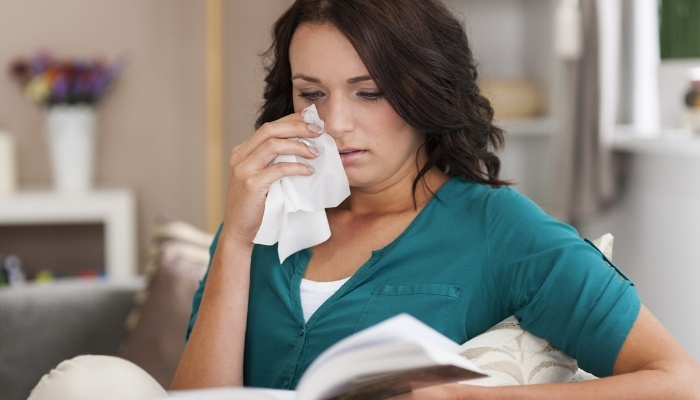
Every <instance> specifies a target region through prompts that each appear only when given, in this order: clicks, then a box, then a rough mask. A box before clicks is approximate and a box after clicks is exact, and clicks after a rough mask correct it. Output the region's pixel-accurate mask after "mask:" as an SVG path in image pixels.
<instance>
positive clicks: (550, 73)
mask: <svg viewBox="0 0 700 400" xmlns="http://www.w3.org/2000/svg"><path fill="white" fill-rule="evenodd" d="M443 1H444V2H445V4H447V5H448V7H450V8H451V9H452V10H454V11H455V12H456V13H457V15H458V17H462V19H463V20H464V22H465V28H466V31H467V36H468V38H469V43H470V45H471V47H472V52H473V54H474V58H475V59H476V61H477V64H478V72H479V77H480V78H484V79H498V78H503V79H522V78H525V79H527V80H528V81H530V82H533V83H534V84H535V85H536V86H537V87H538V88H539V89H540V92H541V95H542V99H543V105H542V112H541V113H540V114H539V115H535V116H533V117H527V118H519V119H503V120H496V121H495V124H496V125H497V126H499V127H500V128H502V129H504V130H505V131H506V145H505V149H504V150H503V152H502V153H501V154H500V158H501V162H502V168H501V177H502V178H504V179H508V180H512V181H514V182H515V183H516V185H515V187H516V188H517V189H518V190H519V191H521V192H522V193H524V194H525V195H527V196H528V197H530V198H531V199H532V200H534V201H535V202H537V203H538V204H539V205H540V206H542V207H543V208H544V209H545V210H547V208H548V206H549V204H550V202H551V198H552V196H551V191H552V188H551V182H552V178H553V173H554V172H553V171H554V169H555V168H554V167H553V166H554V165H555V164H554V162H555V157H556V152H555V151H554V150H555V147H554V146H555V138H556V136H557V132H558V130H559V129H560V127H561V126H562V124H561V119H562V118H561V116H562V115H563V111H564V110H563V108H562V105H563V101H562V99H563V90H562V89H563V85H562V82H563V64H562V63H561V61H560V60H558V59H557V57H556V55H555V53H554V41H553V30H554V28H553V20H554V10H555V8H556V6H557V4H558V1H559V0H443Z"/></svg>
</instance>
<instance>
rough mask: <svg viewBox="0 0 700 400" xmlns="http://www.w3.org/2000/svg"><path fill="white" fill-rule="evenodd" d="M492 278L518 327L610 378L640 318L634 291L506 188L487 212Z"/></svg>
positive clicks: (588, 246) (587, 247)
mask: <svg viewBox="0 0 700 400" xmlns="http://www.w3.org/2000/svg"><path fill="white" fill-rule="evenodd" d="M488 213H489V221H490V229H489V232H488V235H489V238H488V247H489V252H490V253H491V254H492V255H493V256H492V257H489V259H490V262H491V264H492V265H491V266H490V271H492V273H493V274H494V277H493V279H494V281H496V282H498V290H499V292H500V293H499V294H498V296H499V298H501V299H504V300H503V301H506V302H507V304H504V307H506V308H508V310H509V311H511V312H512V313H514V314H515V316H516V317H517V318H518V319H519V320H520V325H521V326H522V327H523V328H524V329H526V330H528V331H529V332H531V333H533V334H535V335H537V336H541V337H543V338H545V339H547V340H548V341H549V342H550V343H551V344H552V345H553V346H555V347H557V348H559V349H561V350H563V351H564V352H565V353H567V354H568V355H569V356H571V357H573V358H575V359H576V360H577V361H578V363H579V366H580V367H581V368H582V369H584V370H586V371H588V372H590V373H593V374H595V375H597V376H608V375H610V374H611V373H612V369H613V366H614V364H615V361H616V359H617V355H618V353H619V351H620V349H621V347H622V345H623V343H624V341H625V339H626V338H627V335H628V334H629V331H630V330H631V329H632V325H633V324H634V321H635V320H636V318H637V315H638V313H639V309H640V307H641V301H640V299H639V295H638V294H637V290H636V288H635V286H634V284H633V283H632V282H631V281H630V280H629V279H628V278H627V277H626V276H625V275H624V274H623V273H622V272H621V271H620V270H619V269H618V268H617V267H615V265H614V264H613V263H612V262H611V261H610V260H608V259H607V258H606V257H605V256H604V255H603V254H602V253H601V252H600V251H599V250H598V249H597V248H596V247H595V246H594V245H593V244H592V243H590V242H589V241H586V240H583V239H581V238H580V237H579V235H578V232H577V231H576V230H575V229H574V228H573V227H571V226H569V225H566V224H564V223H561V222H559V221H557V220H555V219H554V218H552V217H550V216H548V215H547V214H545V213H544V212H543V211H542V210H541V209H540V208H539V207H538V206H537V205H536V204H534V203H533V202H532V201H530V200H529V199H527V198H526V197H525V196H522V195H520V194H519V193H517V192H516V191H515V190H513V189H511V188H503V189H499V190H497V191H495V193H494V196H493V198H492V201H491V203H490V207H489V211H488Z"/></svg>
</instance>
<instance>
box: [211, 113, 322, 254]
mask: <svg viewBox="0 0 700 400" xmlns="http://www.w3.org/2000/svg"><path fill="white" fill-rule="evenodd" d="M320 131H321V129H320V128H318V127H315V126H309V125H308V124H307V123H306V122H304V120H303V119H302V117H301V116H300V115H299V114H293V115H288V116H286V117H284V118H281V119H279V120H277V121H274V122H270V123H266V124H264V125H263V126H261V127H260V128H259V129H258V130H257V131H255V132H254V133H253V135H251V137H250V138H249V139H248V140H246V141H245V142H244V143H241V144H240V145H238V146H236V147H235V148H234V149H233V151H232V152H231V157H230V159H229V183H228V193H227V201H226V212H225V216H224V218H225V224H224V225H225V226H226V227H227V229H229V230H231V231H234V232H233V233H235V236H236V237H239V238H244V239H245V240H252V238H253V237H254V236H255V232H257V228H258V227H259V226H260V223H261V220H262V214H263V210H264V206H265V199H266V197H267V194H268V192H269V190H270V187H271V185H272V184H273V183H275V182H276V181H278V180H279V179H281V178H283V177H285V176H309V175H311V174H313V173H314V171H313V169H312V168H311V167H310V166H308V165H306V164H304V163H302V162H294V161H287V160H283V161H284V162H278V163H275V164H272V163H271V162H272V161H273V160H274V159H275V157H277V156H280V155H290V156H297V157H301V158H305V159H313V158H315V157H317V156H318V151H317V150H316V149H314V148H312V147H309V146H307V145H306V144H304V143H303V142H301V141H298V140H290V139H292V138H316V137H318V136H319V134H320ZM292 160H293V159H292Z"/></svg>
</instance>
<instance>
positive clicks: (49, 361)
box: [0, 0, 700, 399]
mask: <svg viewBox="0 0 700 400" xmlns="http://www.w3.org/2000/svg"><path fill="white" fill-rule="evenodd" d="M635 1H636V3H635V4H636V6H632V10H631V11H630V10H627V9H625V8H624V7H630V4H627V3H633V2H627V0H616V1H608V2H607V4H608V5H610V4H613V3H615V4H620V6H619V7H620V8H619V9H613V10H612V11H611V13H612V14H610V15H613V17H610V18H614V16H618V17H620V13H622V12H628V11H629V12H630V13H631V14H630V15H634V17H629V18H636V19H635V21H637V25H636V28H635V26H634V25H631V26H625V27H624V28H622V30H620V31H617V36H615V38H616V39H617V43H618V45H619V48H618V50H619V53H624V54H625V55H626V56H628V57H629V60H632V61H627V64H625V62H623V63H622V64H621V66H616V67H615V68H618V69H617V70H616V75H614V76H615V77H617V78H618V80H619V82H617V81H615V82H613V83H614V84H615V85H618V84H619V86H620V88H618V89H617V90H616V91H615V92H614V94H615V96H616V98H619V99H620V101H619V103H622V102H624V101H627V102H628V103H627V104H626V106H625V107H626V108H625V107H619V105H618V103H615V104H613V103H607V104H609V105H610V109H606V110H608V111H607V112H608V114H610V115H612V116H610V121H608V122H611V124H610V126H611V127H613V129H612V130H609V131H605V132H603V133H601V135H602V136H601V137H604V138H603V139H602V142H603V144H602V145H601V147H603V148H604V149H605V154H606V155H605V157H614V158H615V159H616V160H619V161H617V162H619V164H620V165H622V166H623V167H619V168H618V169H615V170H614V171H613V170H610V175H616V174H619V176H620V178H619V179H618V180H617V181H615V182H616V183H619V188H617V189H618V191H617V194H616V196H615V199H614V201H612V202H610V203H609V204H605V206H604V207H602V206H601V207H596V209H595V210H594V211H591V212H586V213H581V214H576V215H574V216H573V217H572V214H571V213H570V212H569V211H570V210H568V209H566V210H563V209H562V208H561V207H560V204H561V203H560V202H561V201H562V200H561V199H560V197H561V196H559V193H558V191H560V190H561V189H562V186H561V185H559V182H560V181H559V179H561V177H560V176H558V175H557V172H558V169H559V168H560V165H561V164H559V163H560V162H561V156H562V154H563V153H562V150H561V149H562V147H561V146H562V144H561V143H562V135H564V133H563V132H564V131H565V130H566V129H567V128H566V126H567V125H566V124H568V123H569V122H570V120H571V119H572V118H573V117H572V115H570V114H568V113H569V111H568V110H567V109H566V106H567V105H568V104H569V103H567V102H568V101H569V100H570V99H569V97H567V96H568V95H567V93H570V89H571V88H570V81H569V80H567V79H569V78H570V76H569V75H568V74H569V72H568V70H567V67H566V65H567V62H569V63H570V62H572V61H571V60H572V59H571V58H570V57H571V55H570V54H568V55H567V54H564V53H566V50H565V49H564V50H562V49H561V48H558V47H557V46H564V47H566V44H561V43H558V39H557V38H558V37H559V36H557V35H566V34H567V33H569V34H570V32H569V31H568V30H567V28H562V27H561V26H559V25H557V24H558V23H559V22H561V21H560V20H558V19H557V18H561V15H559V14H558V13H559V12H560V11H561V8H560V7H561V6H562V3H570V2H568V1H566V0H528V1H524V0H492V1H486V0H445V2H446V3H447V4H448V5H449V6H450V7H453V8H454V10H455V11H456V12H457V13H458V14H460V15H462V16H463V17H464V20H465V23H466V24H467V26H468V29H467V32H468V34H469V35H470V40H471V42H472V44H473V46H474V52H475V56H476V57H477V59H481V60H483V61H481V67H482V68H483V70H482V71H481V73H482V77H483V83H484V88H485V92H487V93H489V94H491V95H493V98H492V101H493V102H494V107H495V108H496V115H497V121H499V122H500V123H502V126H503V127H504V128H505V130H506V131H507V132H508V136H507V139H506V148H505V151H504V153H503V154H502V158H503V174H504V175H505V177H506V178H509V179H513V180H514V181H515V182H516V188H518V190H521V191H522V192H524V193H525V194H526V195H528V196H529V197H531V198H532V199H533V200H535V201H536V202H537V203H538V204H540V205H541V206H542V207H543V208H544V209H545V211H548V212H551V213H553V214H554V215H561V216H562V217H563V218H568V219H572V221H571V222H573V223H574V225H575V226H576V227H577V229H579V231H580V233H581V235H582V236H585V237H590V238H597V237H600V236H601V235H603V234H605V233H611V234H612V235H613V236H614V238H615V248H614V249H615V250H614V255H613V259H614V260H615V263H616V264H617V265H618V266H619V267H620V268H621V269H622V270H623V271H624V272H625V273H626V274H627V275H628V276H629V277H630V278H631V279H632V281H634V282H635V284H636V286H637V288H638V290H639V292H640V294H641V296H642V300H643V301H644V303H645V304H646V305H647V307H648V308H649V309H650V310H651V311H652V312H654V313H655V314H656V315H657V317H658V318H659V319H660V320H661V321H662V322H663V323H664V324H665V325H666V326H667V327H668V328H669V330H670V331H671V332H672V333H673V334H674V336H676V338H677V339H678V340H679V341H680V342H681V343H682V344H683V345H684V346H685V347H686V349H688V351H689V352H690V353H691V354H692V355H693V357H695V358H696V359H697V360H700V340H698V335H697V333H698V332H700V322H698V321H697V320H694V319H693V318H692V316H691V313H690V312H689V310H693V309H696V308H698V307H700V294H698V292H697V290H696V288H695V286H696V283H697V282H698V281H700V272H698V271H697V266H698V260H700V246H697V244H696V243H697V241H698V240H699V239H700V230H699V229H698V226H700V191H699V190H698V189H697V188H696V187H695V186H694V185H693V182H696V181H697V180H698V173H700V139H698V133H697V132H692V124H691V122H689V121H690V119H689V118H691V116H689V115H691V114H692V112H693V111H694V110H692V107H690V106H688V105H687V104H686V95H687V93H688V91H689V87H690V86H691V83H690V81H691V79H692V71H693V68H695V67H700V52H698V53H696V54H694V55H684V54H681V55H677V56H673V55H667V54H664V53H663V51H664V48H663V46H664V45H666V46H668V44H664V43H665V42H663V39H664V38H662V39H659V35H658V33H659V29H657V28H656V27H658V26H659V24H661V23H662V22H663V20H662V17H660V16H659V15H658V14H655V15H653V16H651V17H650V13H649V10H652V11H654V12H655V13H656V12H657V11H658V8H657V7H658V5H657V0H635ZM658 1H660V2H664V1H666V2H669V1H668V0H658ZM599 3H601V2H599ZM623 3H625V4H627V5H625V6H624V7H623V6H622V5H621V4H623ZM680 3H682V2H680ZM289 4H291V0H266V1H264V2H241V1H235V2H234V1H230V2H225V1H223V2H222V1H221V0H205V1H193V0H186V1H179V2H170V1H164V0H155V1H148V2H143V1H137V0H124V1H120V2H110V3H101V2H90V1H87V0H63V1H61V2H48V3H47V2H42V3H39V2H36V1H20V0H2V1H1V2H0V32H2V34H0V68H2V69H3V73H2V74H0V262H1V263H4V264H8V265H9V264H12V263H13V262H14V263H15V264H17V263H19V264H20V265H21V268H22V276H19V277H17V276H15V279H16V280H15V281H14V282H13V281H11V280H8V279H7V273H6V274H5V275H6V277H5V278H4V279H3V280H2V281H0V282H1V283H2V286H0V398H8V399H15V398H16V399H23V398H26V396H27V395H28V391H29V390H30V389H31V387H33V385H34V384H36V382H37V381H38V379H39V378H40V377H41V375H43V374H44V373H46V372H48V371H49V370H50V369H51V368H53V367H54V366H55V365H56V364H57V363H59V362H60V361H62V360H64V359H66V358H70V357H72V356H75V355H78V354H79V353H84V352H90V353H104V354H118V355H120V356H123V357H125V358H127V359H131V360H133V361H135V362H137V364H140V365H145V366H147V368H148V371H149V372H150V373H152V374H153V375H154V376H155V377H157V378H158V379H159V380H160V381H161V382H163V384H165V382H167V380H168V379H169V377H170V376H171V374H172V368H173V367H172V365H173V363H174V362H176V361H177V356H178V351H181V345H182V343H181V342H180V341H179V339H178V337H179V338H182V337H183V336H184V329H185V326H182V328H181V332H177V326H178V324H180V323H182V320H183V318H185V320H186V318H187V316H188V313H189V309H188V306H189V301H190V300H189V297H191V293H192V291H193V290H194V287H196V284H197V282H198V280H199V279H200V277H201V275H202V274H203V272H204V270H205V269H206V263H207V260H208V245H209V242H210V240H211V238H212V236H213V234H214V233H215V231H216V229H217V228H218V226H219V223H220V221H221V219H222V216H223V201H224V195H225V190H226V179H227V176H226V170H227V165H228V154H229V152H230V151H231V149H233V147H235V146H236V145H237V144H239V143H241V142H242V141H243V140H245V138H247V137H248V135H250V134H251V133H252V131H253V125H254V121H255V119H256V117H257V114H256V113H257V110H258V107H259V105H260V103H261V98H262V81H263V78H264V71H263V64H262V61H261V58H260V55H261V54H262V53H263V52H264V51H265V50H266V49H267V46H268V45H269V43H270V26H271V24H272V23H273V21H274V20H275V19H276V17H277V16H278V15H279V14H280V13H281V12H282V11H284V10H285V9H286V8H287V7H288V6H289ZM601 8H604V7H601ZM613 8H614V7H613ZM621 10H626V11H621ZM645 10H646V11H645ZM691 11H692V10H691ZM698 11H700V10H698ZM600 12H602V11H600ZM635 12H636V14H634V13H635ZM645 12H646V13H645ZM601 15H602V14H601ZM690 15H691V16H693V15H694V16H699V15H700V14H698V13H695V14H693V13H692V12H691V13H690ZM608 16H609V15H608ZM619 19H620V20H622V18H619ZM603 20H604V18H603ZM558 21H559V22H558ZM640 21H641V22H640ZM650 21H651V22H650ZM696 21H697V25H700V21H698V20H696ZM603 22H605V21H603ZM648 24H653V27H654V28H652V29H646V30H642V29H641V28H639V27H640V26H642V25H645V26H646V27H647V28H648ZM618 28H619V27H618ZM561 29H564V30H563V31H562V30H561ZM604 29H608V28H604ZM605 32H607V33H610V32H612V31H605ZM649 32H652V35H653V36H654V40H656V41H657V42H659V43H660V45H659V46H657V47H653V46H651V47H652V48H655V49H656V50H657V52H656V53H654V52H653V51H652V53H651V54H647V53H644V54H641V53H637V52H635V50H630V49H628V48H627V46H631V47H633V48H635V49H636V47H634V46H637V45H638V44H639V43H640V41H641V40H640V39H637V41H636V42H635V40H634V37H635V35H649V34H650V33H649ZM643 37H644V38H645V40H646V39H648V37H649V36H643ZM644 43H648V41H645V42H644ZM574 47H575V45H574ZM647 47H649V46H647ZM659 49H660V50H659ZM607 50H608V51H609V50H610V49H609V48H607ZM562 52H564V53H562ZM37 54H52V55H54V56H56V57H64V58H73V59H79V58H81V57H83V58H93V59H98V60H101V61H104V62H106V63H112V62H115V63H116V62H119V63H121V64H120V68H119V73H118V76H116V77H115V79H114V82H112V83H111V84H110V87H109V90H108V92H107V93H105V95H104V99H100V102H99V104H97V105H95V107H94V117H95V128H94V131H95V132H94V133H95V138H94V140H95V142H94V150H93V152H92V154H93V155H94V160H93V162H92V164H91V168H90V172H91V173H92V176H90V177H88V179H89V182H88V183H87V188H80V189H78V190H74V189H70V188H68V189H65V190H63V189H61V188H59V187H57V177H56V175H55V174H56V171H55V169H56V166H55V165H54V164H53V163H52V162H53V159H52V157H54V155H53V154H52V151H53V150H52V148H51V145H50V140H49V137H48V130H47V114H48V109H49V107H47V106H46V105H45V104H37V103H36V102H35V101H33V100H32V99H31V98H28V96H27V94H26V92H25V91H24V90H23V88H22V87H21V85H18V82H17V81H16V79H15V78H13V76H12V73H11V70H12V65H13V64H15V63H17V61H18V60H22V59H25V60H26V59H30V58H31V57H33V56H35V55H37ZM567 57H569V58H567ZM608 57H609V55H608ZM631 66H636V67H631ZM628 73H629V75H633V76H632V77H630V76H628V75H627V74H628ZM646 77H651V79H646V80H644V78H646ZM633 78H634V79H633ZM640 79H642V80H641V82H643V84H641V85H636V83H637V82H640ZM620 82H626V83H620ZM630 87H632V89H630ZM487 89H488V90H491V92H489V91H488V90H487ZM637 97H644V98H645V99H647V100H650V101H649V102H647V104H642V105H636V103H635V102H634V99H635V98H637ZM512 98H515V99H518V100H519V101H518V102H515V103H513V102H509V101H508V99H512ZM604 100H605V101H608V99H607V98H606V99H604ZM633 103H634V104H633ZM645 107H647V108H645ZM648 107H651V109H652V111H651V112H649V111H644V110H648ZM613 108H614V110H613ZM640 110H641V111H640ZM635 112H636V113H637V114H635ZM604 114H605V113H604ZM640 114H641V115H642V116H641V117H640ZM499 118H500V120H499ZM606 135H607V136H606ZM3 151H6V152H3ZM3 158H4V159H5V160H4V161H3ZM10 160H12V162H11V163H9V161H10ZM583 168H585V166H581V169H583ZM616 168H617V167H616ZM3 171H4V172H3ZM565 208H566V207H565ZM12 256H14V257H12ZM8 261H9V262H8ZM22 278H24V280H26V281H25V282H20V281H22V280H23V279H22ZM188 296H189V297H188ZM176 304H177V305H176ZM169 307H172V309H170V308H169ZM164 310H168V312H167V313H166V312H165V311H164ZM164 313H165V314H168V313H170V314H171V315H168V317H172V318H165V317H164ZM71 314H73V315H72V316H71ZM5 318H7V319H5ZM5 321H10V322H8V323H5ZM165 330H168V331H169V332H168V333H169V335H167V338H165V335H164V334H163V331H165ZM161 335H162V336H161ZM159 346H160V347H159ZM154 359H160V360H154ZM157 361H162V362H157ZM18 380H23V382H22V383H16V382H17V381H18ZM32 382H33V383H32Z"/></svg>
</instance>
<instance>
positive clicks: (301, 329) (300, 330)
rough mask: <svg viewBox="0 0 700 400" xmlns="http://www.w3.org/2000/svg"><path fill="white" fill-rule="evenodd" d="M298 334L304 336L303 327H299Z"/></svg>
mask: <svg viewBox="0 0 700 400" xmlns="http://www.w3.org/2000/svg"><path fill="white" fill-rule="evenodd" d="M299 336H304V328H299Z"/></svg>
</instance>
